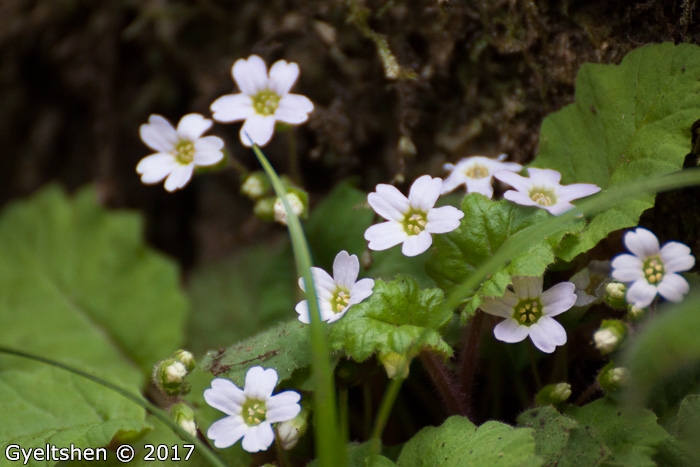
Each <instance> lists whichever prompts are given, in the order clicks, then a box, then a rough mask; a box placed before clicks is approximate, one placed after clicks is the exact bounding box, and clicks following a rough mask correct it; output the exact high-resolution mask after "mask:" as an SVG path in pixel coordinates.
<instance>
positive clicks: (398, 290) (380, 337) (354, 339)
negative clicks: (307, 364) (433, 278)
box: [329, 276, 452, 362]
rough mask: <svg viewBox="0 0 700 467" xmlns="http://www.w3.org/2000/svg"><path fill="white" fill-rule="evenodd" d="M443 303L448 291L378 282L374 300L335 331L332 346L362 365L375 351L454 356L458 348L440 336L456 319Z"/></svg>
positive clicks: (401, 280) (353, 310) (403, 281)
mask: <svg viewBox="0 0 700 467" xmlns="http://www.w3.org/2000/svg"><path fill="white" fill-rule="evenodd" d="M443 298H444V295H443V292H442V290H440V289H421V288H420V287H419V286H418V283H417V282H416V281H415V280H414V279H413V278H411V277H408V276H398V277H397V279H396V280H393V281H391V282H384V281H382V280H377V281H376V282H375V285H374V291H373V293H372V295H371V296H370V297H369V298H368V299H366V300H365V301H363V302H362V303H359V304H357V305H353V306H352V307H350V309H349V310H348V311H347V313H346V314H345V316H343V318H342V319H340V320H338V321H337V322H336V323H334V324H333V325H332V326H331V327H330V332H329V339H330V344H331V347H332V348H333V350H342V351H345V352H346V353H347V355H348V356H350V357H351V358H353V359H354V360H356V361H358V362H361V361H363V360H366V359H367V358H369V357H370V356H371V355H372V354H373V353H375V352H379V353H380V354H386V353H389V352H396V353H398V354H406V353H414V352H415V353H417V352H418V351H419V350H421V349H433V350H436V351H438V352H440V353H442V354H443V355H445V356H449V355H451V354H452V349H451V348H450V346H449V345H447V343H446V342H445V341H444V340H443V339H442V337H441V335H440V333H439V332H438V330H439V329H440V328H442V327H443V326H445V325H446V324H447V323H448V322H449V321H450V319H451V318H452V312H451V311H450V310H446V309H444V308H443V307H442V306H441V305H442V301H443Z"/></svg>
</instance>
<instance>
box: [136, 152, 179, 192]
mask: <svg viewBox="0 0 700 467" xmlns="http://www.w3.org/2000/svg"><path fill="white" fill-rule="evenodd" d="M179 166H180V164H178V163H177V161H176V160H175V158H174V157H173V155H172V154H164V153H158V154H152V155H150V156H147V157H144V158H143V159H141V161H140V162H139V163H138V165H137V166H136V172H137V173H139V174H141V181H142V182H143V183H148V184H151V183H158V182H160V181H162V180H163V179H164V178H165V177H167V176H168V175H170V173H171V172H172V171H173V170H175V169H176V168H178V167H179Z"/></svg>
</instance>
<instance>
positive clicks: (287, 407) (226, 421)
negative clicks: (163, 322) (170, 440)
mask: <svg viewBox="0 0 700 467" xmlns="http://www.w3.org/2000/svg"><path fill="white" fill-rule="evenodd" d="M276 385H277V372H276V371H275V370H274V369H272V368H269V369H267V370H265V369H264V368H262V367H260V366H254V367H252V368H251V369H249V370H248V373H247V374H246V377H245V387H244V388H243V390H241V389H240V388H239V387H238V386H236V385H235V384H233V383H232V382H231V381H229V380H227V379H223V378H216V379H214V380H213V381H212V382H211V388H210V389H207V390H206V391H204V400H205V401H207V404H209V405H210V406H212V407H214V408H215V409H217V410H220V411H222V412H224V413H225V414H226V415H228V417H224V418H222V419H220V420H217V421H215V422H214V423H212V424H211V426H210V427H209V430H207V437H208V438H209V439H211V440H213V441H214V446H216V447H217V448H227V447H229V446H232V445H234V444H235V443H236V442H238V440H239V439H241V438H243V449H245V450H246V451H248V452H258V451H264V450H266V449H267V448H269V447H270V445H271V444H272V441H273V440H274V437H275V435H274V432H273V431H272V425H271V424H272V423H275V422H285V421H287V420H291V419H293V418H294V417H296V416H297V414H299V412H300V411H301V406H300V405H299V399H301V396H300V395H299V393H297V392H294V391H284V392H281V393H279V394H277V395H274V396H273V395H272V391H273V390H274V389H275V386H276Z"/></svg>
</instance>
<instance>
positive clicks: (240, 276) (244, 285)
mask: <svg viewBox="0 0 700 467" xmlns="http://www.w3.org/2000/svg"><path fill="white" fill-rule="evenodd" d="M293 265H294V263H293V258H292V255H291V249H290V248H289V243H288V242H287V241H285V242H282V243H280V244H278V245H273V246H270V245H266V246H257V247H253V248H249V249H246V250H245V251H242V252H240V253H238V254H237V255H236V256H235V257H233V258H229V259H227V260H224V261H220V262H218V263H215V264H209V265H205V266H203V267H201V268H199V269H197V270H196V271H195V272H194V273H193V274H192V278H191V280H190V286H189V296H190V301H191V302H192V313H190V319H189V324H188V327H187V330H188V349H190V350H191V351H193V352H195V353H199V354H203V353H204V352H205V351H206V350H208V349H212V348H216V347H221V346H225V345H228V344H230V343H231V342H238V341H240V340H243V339H245V338H248V337H250V336H252V335H254V334H255V333H256V332H258V331H262V330H263V329H266V328H269V327H270V326H272V325H274V324H275V323H276V322H277V321H279V320H280V319H286V318H290V317H292V316H296V313H295V312H294V304H295V303H296V301H297V298H298V292H301V291H300V290H299V286H298V285H297V278H296V275H295V274H294V267H293Z"/></svg>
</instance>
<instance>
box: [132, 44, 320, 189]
mask: <svg viewBox="0 0 700 467" xmlns="http://www.w3.org/2000/svg"><path fill="white" fill-rule="evenodd" d="M231 74H232V76H233V80H234V81H235V82H236V84H237V85H238V88H239V89H240V91H241V92H240V93H238V94H227V95H225V96H221V97H219V98H218V99H216V100H215V101H214V102H213V103H212V104H211V111H212V113H213V116H214V120H216V121H217V122H222V123H230V122H238V121H241V120H244V123H243V126H242V127H241V131H240V139H241V143H242V144H243V145H244V146H247V147H250V146H252V145H253V143H254V144H257V145H258V146H265V145H266V144H267V143H268V142H269V141H270V139H271V138H272V134H273V133H274V130H275V124H276V123H277V122H282V123H285V124H288V125H299V124H301V123H304V122H306V120H307V119H308V114H309V113H310V112H311V111H313V110H314V105H313V103H312V102H311V101H310V100H309V98H307V97H306V96H302V95H300V94H291V93H290V92H289V91H290V90H291V89H292V86H294V83H296V81H297V78H298V77H299V66H298V65H297V64H296V63H288V62H286V61H284V60H279V61H277V62H275V63H274V64H273V65H272V67H271V68H270V73H269V74H268V72H267V65H265V62H264V61H263V60H262V58H260V57H258V56H257V55H251V56H250V57H248V59H247V60H244V59H240V60H237V61H236V63H234V64H233V68H232V69H231ZM212 123H213V122H212V121H211V120H208V119H206V118H204V117H203V116H202V115H200V114H194V113H193V114H188V115H185V116H184V117H182V119H181V120H180V123H179V124H178V126H177V130H176V129H175V128H173V126H172V124H171V123H170V122H169V121H168V120H166V119H165V118H163V117H162V116H160V115H151V116H150V117H149V119H148V123H147V124H143V125H141V140H142V141H143V142H144V144H146V146H148V147H149V148H151V149H153V150H154V151H156V153H155V154H152V155H150V156H148V157H145V158H144V159H142V160H141V161H140V162H139V163H138V165H137V166H136V172H137V173H138V174H140V175H141V181H142V182H143V183H146V184H154V183H159V182H161V181H163V180H164V179H165V189H166V190H168V191H170V192H172V191H175V190H179V189H180V188H182V187H184V186H185V185H187V183H188V182H189V181H190V179H191V178H192V174H193V173H194V169H195V167H198V166H211V165H215V164H217V163H219V162H221V160H222V159H223V158H224V153H223V147H224V142H223V141H222V140H221V138H218V137H216V136H204V137H203V136H202V135H203V134H204V132H205V131H207V130H208V129H209V128H211V125H212Z"/></svg>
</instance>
